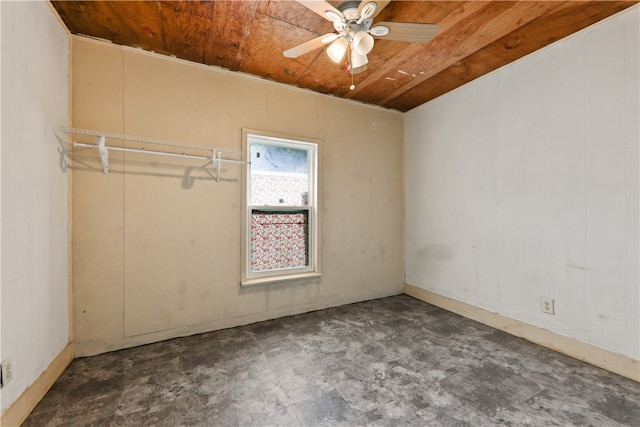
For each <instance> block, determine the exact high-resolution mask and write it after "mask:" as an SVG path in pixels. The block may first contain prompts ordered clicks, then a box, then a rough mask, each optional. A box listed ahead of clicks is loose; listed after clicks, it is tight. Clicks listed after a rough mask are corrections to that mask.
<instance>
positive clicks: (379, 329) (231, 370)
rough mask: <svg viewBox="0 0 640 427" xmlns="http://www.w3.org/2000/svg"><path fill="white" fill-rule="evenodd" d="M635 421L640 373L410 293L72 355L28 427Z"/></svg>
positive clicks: (639, 406)
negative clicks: (539, 342)
mask: <svg viewBox="0 0 640 427" xmlns="http://www.w3.org/2000/svg"><path fill="white" fill-rule="evenodd" d="M496 424H502V425H514V426H515V425H535V426H538V425H561V426H569V425H576V426H586V425H591V426H616V425H626V426H639V425H640V384H639V383H636V382H634V381H631V380H629V379H625V378H623V377H620V376H618V375H615V374H612V373H609V372H607V371H604V370H601V369H598V368H595V367H593V366H590V365H587V364H585V363H582V362H579V361H577V360H574V359H572V358H569V357H566V356H563V355H561V354H558V353H555V352H553V351H550V350H547V349H545V348H542V347H539V346H536V345H534V344H531V343H529V342H527V341H524V340H521V339H518V338H514V337H512V336H510V335H507V334H506V333H503V332H500V331H497V330H494V329H492V328H489V327H487V326H484V325H481V324H479V323H476V322H474V321H471V320H467V319H464V318H462V317H460V316H457V315H455V314H452V313H450V312H447V311H445V310H442V309H439V308H437V307H434V306H431V305H429V304H425V303H423V302H421V301H418V300H415V299H413V298H411V297H408V296H406V295H399V296H394V297H389V298H383V299H378V300H373V301H368V302H363V303H358V304H351V305H347V306H342V307H337V308H332V309H328V310H322V311H316V312H312V313H307V314H302V315H298V316H292V317H286V318H282V319H277V320H272V321H268V322H262V323H257V324H253V325H249V326H244V327H239V328H233V329H226V330H223V331H218V332H211V333H207V334H202V335H195V336H191V337H186V338H179V339H174V340H170V341H164V342H160V343H156V344H151V345H146V346H142V347H136V348H132V349H127V350H121V351H117V352H113V353H107V354H103V355H99V356H94V357H89V358H83V359H76V360H74V361H73V362H72V363H71V365H70V366H69V368H68V369H67V370H66V371H65V372H64V374H63V375H62V376H61V378H60V379H59V380H58V381H57V382H56V383H55V384H54V386H53V388H52V389H51V390H50V391H49V393H47V395H46V396H45V397H44V399H43V400H42V401H41V402H40V404H39V405H38V406H37V407H36V409H35V410H34V411H33V413H32V414H31V415H30V417H29V418H28V419H27V421H26V422H25V424H24V426H65V427H66V426H89V425H90V426H138V425H149V426H179V425H180V426H182V425H192V426H261V425H268V426H297V425H303V426H322V425H326V426H337V425H345V426H361V425H375V426H378V425H379V426H398V425H410V426H421V425H433V426H453V425H470V426H484V425H496Z"/></svg>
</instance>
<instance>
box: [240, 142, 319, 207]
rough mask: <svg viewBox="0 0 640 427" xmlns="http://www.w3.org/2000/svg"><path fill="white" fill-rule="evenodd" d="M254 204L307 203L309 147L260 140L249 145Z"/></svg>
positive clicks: (287, 204)
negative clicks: (268, 142) (278, 144)
mask: <svg viewBox="0 0 640 427" xmlns="http://www.w3.org/2000/svg"><path fill="white" fill-rule="evenodd" d="M249 150H250V156H251V168H250V170H251V184H250V189H251V194H250V202H249V203H250V204H251V205H253V206H307V204H308V198H309V153H308V150H305V149H301V148H293V147H286V146H277V145H270V144H262V143H251V144H250V148H249Z"/></svg>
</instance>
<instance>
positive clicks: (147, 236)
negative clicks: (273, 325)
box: [72, 37, 403, 356]
mask: <svg viewBox="0 0 640 427" xmlns="http://www.w3.org/2000/svg"><path fill="white" fill-rule="evenodd" d="M72 55H73V56H72V58H73V60H72V66H73V70H72V76H73V81H72V88H73V99H72V101H73V104H72V105H73V126H74V127H78V128H88V129H96V130H104V131H110V132H118V133H126V134H130V135H139V136H149V137H156V138H162V139H171V140H178V141H185V142H191V143H195V144H201V145H211V146H214V147H217V148H228V149H235V150H240V149H241V148H242V141H241V130H242V128H252V129H260V130H266V131H271V132H277V133H283V134H288V135H297V136H303V137H310V138H318V139H320V140H321V141H322V143H321V146H320V185H321V195H320V203H321V244H322V271H323V276H322V277H321V278H320V279H316V280H310V281H307V282H291V283H281V284H273V285H263V286H256V287H251V288H242V287H240V286H239V282H240V253H241V238H240V235H241V229H240V228H241V222H240V221H241V210H240V209H241V168H240V167H238V166H235V165H234V166H227V167H226V169H225V170H224V171H223V174H222V178H223V179H222V180H221V181H220V182H216V181H215V180H214V179H212V177H211V175H209V174H207V173H206V172H204V171H203V170H202V169H200V168H199V166H200V165H201V162H198V161H185V160H168V159H167V158H154V157H151V156H145V155H140V154H133V153H126V154H124V155H123V154H122V153H116V152H110V153H109V157H110V173H109V174H108V175H105V174H103V173H102V170H101V167H100V163H99V160H98V157H97V153H96V151H95V150H80V149H76V150H75V153H74V154H73V163H72V171H73V178H72V179H73V185H72V188H73V193H72V197H73V212H72V214H73V260H74V262H73V272H72V274H73V291H74V325H75V330H74V334H75V346H76V347H75V348H76V355H78V356H83V355H91V354H96V353H100V352H104V351H108V350H113V349H118V348H123V347H128V346H133V345H137V344H141V343H148V342H153V341H157V340H161V339H165V338H169V337H174V336H179V335H186V334H191V333H196V332H201V331H207V330H214V329H219V328H224V327H228V326H234V325H239V324H245V323H249V322H253V321H258V320H263V319H267V318H273V317H278V316H282V315H286V314H290V313H297V312H304V311H308V310H312V309H317V308H322V307H327V306H334V305H340V304H345V303H350V302H354V301H360V300H366V299H371V298H376V297H382V296H387V295H393V294H397V293H400V292H402V283H403V260H402V224H403V211H402V209H403V208H402V144H403V142H402V141H403V116H402V114H400V113H396V112H392V111H387V110H383V109H380V108H374V107H370V106H365V105H363V104H358V103H354V102H349V101H344V100H340V99H336V98H332V97H329V96H324V95H319V94H315V93H311V92H306V91H302V90H298V89H294V88H290V87H286V86H283V85H279V84H275V83H270V82H267V81H263V80H259V79H255V78H251V77H246V76H242V75H239V74H237V73H230V72H226V71H223V70H218V69H215V68H209V67H203V66H199V65H194V64H189V63H187V62H183V61H178V60H173V59H170V58H165V57H161V56H158V55H154V54H149V53H145V52H142V51H137V50H132V49H127V48H121V47H118V46H113V45H109V44H104V43H100V42H96V41H93V40H88V39H83V38H77V37H74V38H73V44H72ZM346 84H350V82H349V81H348V79H346V78H345V85H346ZM77 139H78V138H77ZM123 160H124V161H123Z"/></svg>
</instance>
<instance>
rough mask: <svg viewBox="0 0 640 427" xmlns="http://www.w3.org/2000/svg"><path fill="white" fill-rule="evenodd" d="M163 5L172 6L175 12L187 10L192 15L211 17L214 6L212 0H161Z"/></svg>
mask: <svg viewBox="0 0 640 427" xmlns="http://www.w3.org/2000/svg"><path fill="white" fill-rule="evenodd" d="M161 3H162V4H163V5H164V6H169V7H171V8H173V9H174V10H175V11H176V12H189V13H191V14H192V15H196V16H201V17H203V18H210V19H211V18H213V14H214V12H213V11H214V6H215V4H216V3H220V2H215V1H213V0H201V1H193V0H178V1H161Z"/></svg>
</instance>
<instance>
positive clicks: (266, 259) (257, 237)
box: [242, 130, 319, 285]
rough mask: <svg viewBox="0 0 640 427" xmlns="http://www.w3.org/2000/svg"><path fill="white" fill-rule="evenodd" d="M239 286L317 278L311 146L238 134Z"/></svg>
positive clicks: (310, 143)
mask: <svg viewBox="0 0 640 427" xmlns="http://www.w3.org/2000/svg"><path fill="white" fill-rule="evenodd" d="M243 138H244V141H245V153H246V157H247V160H248V164H247V166H246V173H245V183H244V184H245V185H244V186H243V187H244V191H243V203H244V218H243V237H244V240H243V241H244V249H243V274H242V284H243V285H251V284H260V283H268V282H273V281H280V280H291V279H297V278H306V277H312V276H317V275H319V265H318V252H319V248H318V238H317V237H318V209H317V170H318V167H317V158H318V155H317V152H318V148H317V147H318V145H317V142H315V141H312V140H305V141H301V140H296V139H291V138H285V137H279V136H274V135H269V134H265V133H260V132H255V131H249V130H244V131H243Z"/></svg>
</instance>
